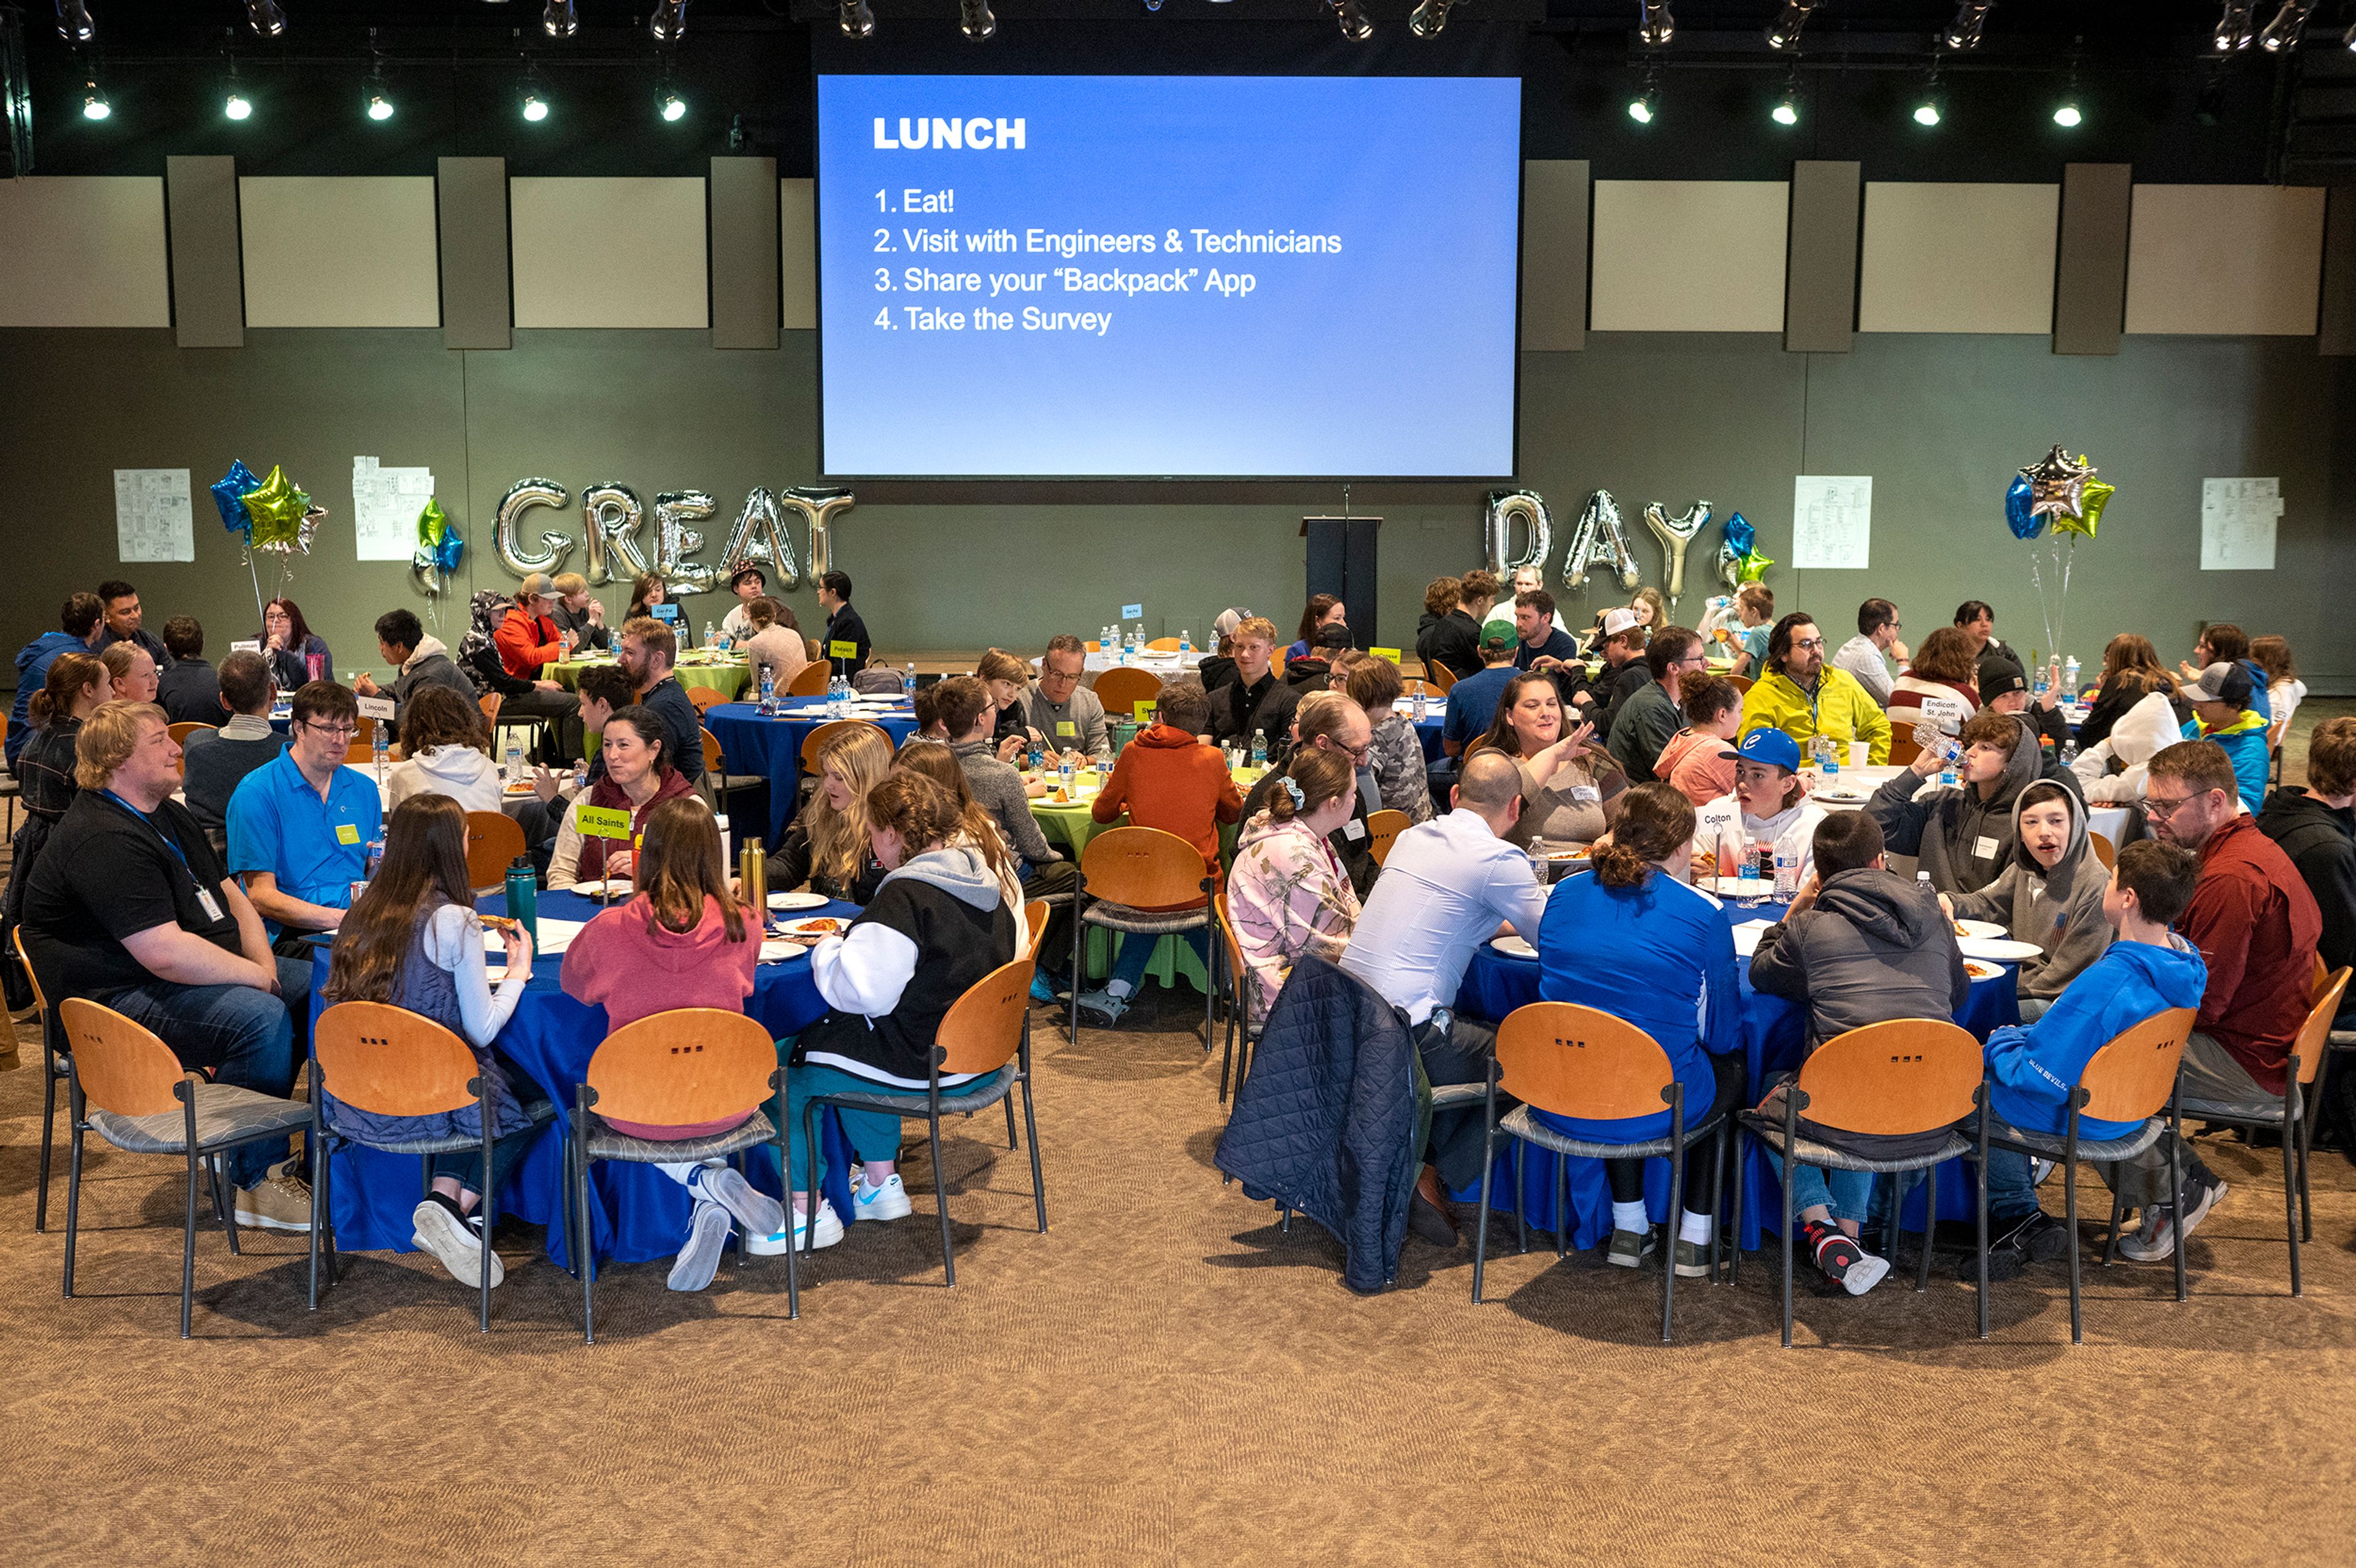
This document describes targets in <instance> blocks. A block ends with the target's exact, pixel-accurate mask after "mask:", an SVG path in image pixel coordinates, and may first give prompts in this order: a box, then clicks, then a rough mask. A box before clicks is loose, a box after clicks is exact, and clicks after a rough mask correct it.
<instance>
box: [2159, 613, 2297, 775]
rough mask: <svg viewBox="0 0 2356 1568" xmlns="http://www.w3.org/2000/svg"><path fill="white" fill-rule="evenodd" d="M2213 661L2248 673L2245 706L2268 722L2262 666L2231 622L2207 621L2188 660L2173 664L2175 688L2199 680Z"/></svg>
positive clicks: (2269, 703)
mask: <svg viewBox="0 0 2356 1568" xmlns="http://www.w3.org/2000/svg"><path fill="white" fill-rule="evenodd" d="M2215 664H2230V665H2237V666H2239V667H2241V669H2242V670H2243V672H2244V673H2245V674H2246V675H2248V676H2249V677H2250V699H2249V703H2248V706H2249V708H2250V709H2251V710H2252V711H2253V712H2254V713H2256V714H2257V716H2258V717H2259V718H2260V719H2263V720H2265V721H2266V722H2267V723H2268V724H2272V723H2273V722H2274V699H2273V694H2272V692H2271V690H2270V689H2269V684H2270V683H2269V682H2268V680H2267V677H2266V671H2265V667H2264V666H2263V665H2261V664H2259V663H2258V661H2257V659H2256V657H2255V656H2254V655H2253V654H2252V652H2251V648H2250V635H2249V634H2248V633H2247V632H2244V630H2242V628H2241V627H2239V626H2237V625H2235V624H2233V622H2231V621H2211V622H2210V623H2209V624H2207V625H2206V626H2203V627H2202V628H2201V635H2200V637H2199V638H2198V639H2196V640H2195V641H2194V643H2193V645H2192V662H2190V663H2189V664H2187V663H2183V662H2180V661H2179V663H2178V665H2177V667H2176V672H2177V675H2178V677H2179V679H2178V682H2177V684H2178V687H2179V689H2180V688H2184V687H2188V686H2190V685H2191V684H2192V683H2193V682H2194V681H2196V680H2199V679H2200V678H2201V676H2202V675H2204V674H2205V673H2207V671H2208V668H2209V667H2210V666H2211V665H2215ZM2230 749H2231V748H2228V750H2230Z"/></svg>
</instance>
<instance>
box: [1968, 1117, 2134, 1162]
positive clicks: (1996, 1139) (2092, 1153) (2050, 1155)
mask: <svg viewBox="0 0 2356 1568" xmlns="http://www.w3.org/2000/svg"><path fill="white" fill-rule="evenodd" d="M2167 1130H2168V1124H2167V1123H2166V1122H2164V1121H2162V1120H2161V1119H2160V1118H2159V1117H2158V1116H2154V1117H2153V1118H2152V1119H2151V1120H2149V1121H2147V1122H2146V1123H2145V1124H2144V1125H2141V1126H2139V1127H2137V1128H2136V1130H2135V1131H2133V1132H2131V1133H2128V1134H2127V1135H2126V1136H2124V1137H2115V1138H2089V1137H2083V1136H2082V1137H2080V1138H2079V1139H2078V1157H2079V1158H2080V1159H2082V1160H2086V1159H2100V1160H2113V1159H2126V1158H2127V1157H2129V1156H2132V1155H2138V1154H2141V1153H2142V1152H2143V1151H2144V1150H2146V1149H2147V1148H2149V1147H2151V1146H2152V1145H2153V1144H2155V1143H2157V1142H2158V1140H2159V1135H2160V1134H2161V1133H2163V1132H2166V1131H2167ZM1988 1144H1989V1147H2000V1148H2018V1149H2027V1150H2028V1151H2029V1153H2030V1154H2033V1155H2036V1156H2037V1157H2039V1158H2040V1159H2060V1158H2061V1157H2062V1155H2063V1154H2064V1153H2066V1152H2067V1151H2068V1149H2069V1147H2070V1146H2069V1140H2068V1139H2066V1138H2063V1137H2061V1136H2059V1135H2057V1134H2053V1133H2025V1132H2022V1131H2021V1130H2020V1129H2019V1127H2007V1128H2006V1129H2005V1130H2004V1131H2003V1132H2001V1133H1999V1132H1997V1131H1996V1130H1995V1129H1993V1128H1991V1129H1989V1132H1988Z"/></svg>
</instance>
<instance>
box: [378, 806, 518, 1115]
mask: <svg viewBox="0 0 2356 1568" xmlns="http://www.w3.org/2000/svg"><path fill="white" fill-rule="evenodd" d="M528 852H529V850H528V848H527V847H526V845H525V844H524V841H523V825H522V824H521V823H519V822H518V821H517V820H516V819H515V818H514V817H512V816H509V815H508V814H507V813H506V812H504V811H470V812H468V813H466V885H467V886H468V887H470V888H472V889H474V890H475V891H477V892H478V893H479V892H482V891H485V890H486V889H496V888H503V887H505V886H506V885H507V880H508V868H509V866H512V865H514V864H515V862H516V860H517V859H518V857H519V856H522V855H524V854H526V853H528ZM395 1114H396V1115H406V1114H407V1113H405V1112H402V1113H395Z"/></svg>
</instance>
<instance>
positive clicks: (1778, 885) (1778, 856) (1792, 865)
mask: <svg viewBox="0 0 2356 1568" xmlns="http://www.w3.org/2000/svg"><path fill="white" fill-rule="evenodd" d="M1799 896H1800V852H1799V851H1798V850H1797V849H1796V848H1792V847H1791V846H1789V845H1787V844H1785V843H1784V842H1783V840H1782V839H1780V838H1779V839H1777V840H1776V841H1775V898H1776V901H1777V902H1779V903H1790V902H1791V901H1793V900H1794V899H1795V898H1797V897H1799Z"/></svg>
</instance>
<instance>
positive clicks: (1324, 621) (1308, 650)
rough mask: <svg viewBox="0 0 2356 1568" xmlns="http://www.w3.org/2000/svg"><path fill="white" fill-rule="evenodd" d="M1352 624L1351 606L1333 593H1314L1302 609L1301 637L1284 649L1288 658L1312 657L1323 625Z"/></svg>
mask: <svg viewBox="0 0 2356 1568" xmlns="http://www.w3.org/2000/svg"><path fill="white" fill-rule="evenodd" d="M1348 624H1350V607H1349V606H1348V605H1346V604H1344V603H1342V602H1341V601H1340V600H1339V599H1336V598H1334V597H1333V595H1332V594H1331V593H1312V594H1311V595H1310V596H1309V603H1307V604H1305V605H1303V606H1302V607H1301V637H1300V640H1299V641H1298V642H1296V643H1294V644H1293V645H1291V646H1290V647H1289V648H1287V649H1285V650H1284V656H1285V657H1286V658H1288V659H1305V658H1309V657H1311V656H1312V655H1313V654H1314V653H1315V652H1316V649H1317V632H1318V629H1319V628H1320V627H1322V626H1346V625H1348Z"/></svg>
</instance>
